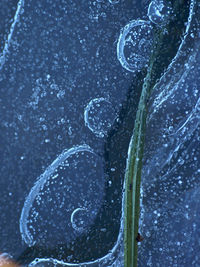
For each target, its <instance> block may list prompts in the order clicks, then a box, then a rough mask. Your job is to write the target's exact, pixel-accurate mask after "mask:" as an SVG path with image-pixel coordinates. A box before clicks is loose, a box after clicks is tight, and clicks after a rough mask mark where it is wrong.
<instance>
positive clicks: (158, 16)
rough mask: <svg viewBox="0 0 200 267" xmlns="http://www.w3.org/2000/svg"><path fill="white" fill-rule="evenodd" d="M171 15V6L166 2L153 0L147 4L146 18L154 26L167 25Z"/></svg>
mask: <svg viewBox="0 0 200 267" xmlns="http://www.w3.org/2000/svg"><path fill="white" fill-rule="evenodd" d="M171 14H172V6H171V3H170V2H169V1H166V0H153V1H152V2H151V3H150V4H149V8H148V14H147V15H148V17H149V19H150V21H151V22H153V23H155V24H161V25H163V24H167V23H168V21H169V19H170V16H171Z"/></svg>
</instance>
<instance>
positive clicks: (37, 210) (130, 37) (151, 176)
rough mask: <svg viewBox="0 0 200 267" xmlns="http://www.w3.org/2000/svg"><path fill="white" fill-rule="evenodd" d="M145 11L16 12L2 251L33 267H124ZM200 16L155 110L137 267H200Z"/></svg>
mask: <svg viewBox="0 0 200 267" xmlns="http://www.w3.org/2000/svg"><path fill="white" fill-rule="evenodd" d="M111 2H112V3H111ZM144 2H145V1H141V2H140V1H138V2H137V5H136V1H135V4H134V7H133V3H132V2H131V1H107V0H106V1H104V0H98V1H88V2H87V1H84V0H73V1H71V0H70V1H65V0H61V1H60V0H59V1H57V0H54V1H52V0H44V1H40V0H34V1H32V0H30V1H19V2H18V5H17V6H15V8H16V13H15V16H14V17H13V18H14V19H13V21H12V23H11V28H10V31H9V34H8V36H7V38H6V40H5V43H4V46H3V47H4V50H3V52H2V53H1V57H0V88H1V98H0V114H1V144H0V145H1V155H0V156H1V181H0V182H1V184H0V185H1V199H0V201H1V202H0V213H1V220H0V229H1V233H2V234H1V240H0V250H1V251H3V252H8V253H9V255H13V259H14V260H17V259H18V260H19V262H20V263H22V264H23V265H24V266H28V265H30V266H55V265H56V266H77V267H78V266H94V267H95V266H96V267H100V266H102V267H111V266H112V267H121V266H123V194H122V193H123V186H122V185H123V177H124V169H125V159H126V156H127V151H128V145H127V144H128V142H129V140H130V135H131V133H132V129H133V122H134V116H135V112H136V109H137V104H138V98H139V97H138V96H139V95H140V89H141V88H140V86H139V84H141V83H142V81H143V78H144V76H143V72H142V71H143V70H144V69H145V68H146V66H147V64H148V61H149V57H150V54H151V45H152V40H153V35H152V27H153V26H152V25H151V23H150V22H149V21H145V19H146V18H147V9H148V6H147V3H146V2H145V3H146V4H145V8H144V6H143V5H144ZM163 3H164V1H163ZM196 7H197V4H196V2H191V8H190V15H189V19H188V23H187V25H186V34H185V35H184V36H183V40H182V43H181V45H180V49H179V51H178V53H177V55H176V57H175V59H174V60H173V61H172V63H171V64H170V67H169V69H168V70H167V71H166V73H165V74H164V76H163V77H162V78H161V79H160V81H159V82H158V84H157V85H156V87H155V88H154V93H153V95H152V98H151V100H150V103H149V116H148V122H147V139H146V149H145V158H144V168H143V188H142V194H143V201H142V203H143V204H142V218H141V219H142V220H141V222H142V223H141V225H140V227H141V231H142V234H143V235H144V236H145V240H144V241H143V244H142V245H141V247H140V259H139V264H140V266H145V265H146V266H153V267H154V266H159V264H160V262H166V261H165V260H166V258H167V263H166V264H168V265H166V266H173V267H174V266H190V265H189V264H192V265H193V266H198V263H199V258H198V253H197V252H198V251H199V242H198V239H199V230H198V229H199V227H198V225H199V221H198V212H199V211H198V209H199V201H198V197H197V196H198V194H199V187H198V185H199V183H198V180H199V179H198V177H199V174H200V170H199V169H200V168H199V146H198V144H199V101H200V100H199V75H198V72H199V69H198V68H199V54H198V47H199V28H198V27H199V26H198V25H195V23H196V22H195V19H194V18H195V17H196V18H197V17H198V15H199V13H197V11H195V8H196ZM151 16H152V15H151ZM124 25H126V26H125V27H124ZM154 26H155V25H154ZM120 29H121V33H120ZM116 50H117V53H116ZM138 71H141V72H140V73H138ZM130 92H131V93H130ZM130 95H131V97H130ZM127 98H128V100H127ZM130 99H132V100H130ZM129 101H130V102H129ZM127 103H128V104H127ZM101 104H102V105H101ZM126 106H128V109H130V110H128V111H127V110H126ZM84 111H85V114H84ZM124 114H125V115H124ZM84 115H85V116H84ZM127 118H128V119H127ZM131 123H132V124H131ZM86 126H87V127H86ZM99 137H104V138H99ZM86 144H87V145H86ZM66 148H67V149H66ZM48 166H49V167H48ZM37 177H38V178H37ZM121 204H122V206H121ZM19 222H20V227H19ZM152 222H153V224H152ZM183 225H184V226H183ZM181 227H182V233H183V234H182V235H180V231H179V229H180V228H181ZM174 230H175V231H174ZM169 244H170V246H169ZM191 244H192V245H191ZM193 244H194V245H193ZM59 248H60V249H59ZM188 248H189V252H190V253H189V255H188V256H187V257H186V255H187V251H188ZM177 251H178V253H177ZM170 255H173V257H172V256H170ZM163 266H164V264H163Z"/></svg>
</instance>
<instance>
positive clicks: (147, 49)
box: [117, 20, 153, 72]
mask: <svg viewBox="0 0 200 267" xmlns="http://www.w3.org/2000/svg"><path fill="white" fill-rule="evenodd" d="M152 45H153V27H152V26H151V25H150V22H148V21H144V20H133V21H131V22H130V23H128V24H127V25H126V26H125V27H124V28H123V29H122V31H121V33H120V36H119V39H118V43H117V58H118V60H119V61H120V63H121V65H122V67H124V68H125V69H127V70H128V71H131V72H135V71H140V70H141V69H143V68H144V67H147V64H148V62H149V59H150V55H151V51H152Z"/></svg>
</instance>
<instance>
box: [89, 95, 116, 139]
mask: <svg viewBox="0 0 200 267" xmlns="http://www.w3.org/2000/svg"><path fill="white" fill-rule="evenodd" d="M115 118H116V112H115V110H114V108H113V107H112V104H111V103H110V102H109V101H108V100H107V99H105V98H103V97H101V98H95V99H92V100H91V101H90V102H89V104H88V105H87V106H86V108H85V111H84V120H85V125H86V126H87V127H88V128H89V129H90V130H91V131H92V132H93V133H94V134H95V135H96V136H98V137H104V136H105V135H106V134H107V133H108V131H109V130H110V128H111V126H112V125H113V122H114V120H115Z"/></svg>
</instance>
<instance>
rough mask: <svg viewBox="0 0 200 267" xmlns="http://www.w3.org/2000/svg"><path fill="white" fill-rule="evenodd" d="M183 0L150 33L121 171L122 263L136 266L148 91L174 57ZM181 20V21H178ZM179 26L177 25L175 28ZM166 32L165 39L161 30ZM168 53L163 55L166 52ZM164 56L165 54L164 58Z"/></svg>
mask: <svg viewBox="0 0 200 267" xmlns="http://www.w3.org/2000/svg"><path fill="white" fill-rule="evenodd" d="M183 7H185V6H184V2H182V1H181V2H180V1H179V0H177V1H174V5H173V11H174V14H178V15H177V16H176V20H177V22H179V23H177V24H176V22H175V21H173V22H172V23H171V24H169V25H168V27H167V28H166V29H165V28H157V29H156V30H155V36H154V46H153V53H152V56H151V59H150V63H149V67H148V70H147V75H146V78H145V79H144V83H143V87H142V93H141V97H140V101H139V105H138V110H137V114H136V120H135V126H134V130H133V135H132V138H131V141H130V145H129V151H128V158H127V163H126V166H127V167H126V173H125V211H124V216H125V218H124V266H125V267H137V258H138V246H137V241H136V237H137V234H138V227H139V215H140V183H141V171H142V158H143V150H144V142H145V128H146V117H147V101H148V99H149V96H150V94H151V91H152V88H153V86H154V85H155V83H156V79H157V78H159V77H160V74H161V73H162V72H163V70H164V69H165V68H166V67H167V66H168V64H169V63H170V61H171V59H172V58H173V57H174V56H175V54H174V53H176V51H177V49H178V46H179V44H180V42H179V40H181V34H182V32H183V29H184V19H185V18H186V17H187V11H186V8H185V9H184V8H183ZM180 21H181V23H180ZM177 25H179V28H178V27H177ZM166 30H167V31H168V36H170V39H169V40H168V39H167V37H166V36H165V31H166ZM163 51H167V52H168V53H169V52H170V56H169V57H167V58H166V54H165V53H166V52H163ZM164 56H165V57H164Z"/></svg>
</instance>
